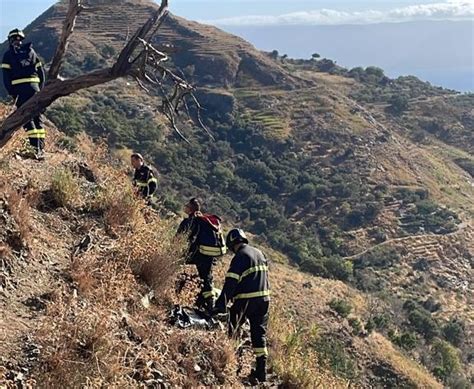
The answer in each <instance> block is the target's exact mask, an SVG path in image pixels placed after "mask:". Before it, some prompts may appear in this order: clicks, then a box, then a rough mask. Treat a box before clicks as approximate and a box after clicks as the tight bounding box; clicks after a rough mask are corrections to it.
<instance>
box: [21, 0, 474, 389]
mask: <svg viewBox="0 0 474 389" xmlns="http://www.w3.org/2000/svg"><path fill="white" fill-rule="evenodd" d="M89 3H90V4H91V6H93V10H92V11H88V12H85V13H84V14H83V15H81V17H80V19H79V21H78V25H77V31H76V32H75V35H74V39H73V41H72V42H71V48H70V53H69V56H68V60H67V63H66V65H65V67H64V71H63V76H72V75H75V74H78V73H79V72H82V71H88V70H92V69H95V68H98V67H101V66H103V65H104V64H105V63H107V62H109V61H111V59H112V58H113V57H114V56H115V55H116V53H117V51H118V50H119V49H120V47H121V46H122V45H123V44H124V42H125V40H126V38H127V35H129V34H130V32H131V31H133V30H134V29H135V28H136V27H137V26H138V25H140V24H141V23H142V22H143V21H144V20H145V19H146V18H147V16H148V15H149V14H150V11H151V9H153V8H154V7H156V4H154V3H152V2H149V1H145V0H144V1H134V0H126V1H119V2H117V1H113V2H112V1H108V0H102V1H99V0H96V1H92V0H91V1H89ZM64 12H65V5H64V3H61V4H58V5H56V6H54V7H52V8H51V9H50V10H48V11H47V12H46V13H45V14H43V15H42V16H40V17H39V18H38V19H37V20H35V21H34V22H33V23H32V24H31V25H30V26H29V27H28V28H27V33H29V35H30V37H31V39H32V40H33V41H34V42H35V46H36V47H37V49H38V50H39V51H40V52H41V54H42V55H43V56H44V57H45V59H46V61H47V60H48V59H49V58H50V57H51V55H52V52H53V49H54V45H55V42H57V39H58V33H59V30H60V23H61V18H62V16H63V15H64ZM112 14H113V15H114V17H113V18H112V17H111V15H112ZM155 43H156V44H157V45H161V46H162V47H163V48H164V49H166V50H169V51H171V52H172V64H173V65H174V66H175V67H176V69H177V71H182V74H183V75H184V76H185V77H186V78H188V79H189V80H191V81H192V82H194V83H195V84H196V85H197V86H198V94H199V97H200V100H201V102H202V104H203V105H204V106H205V108H206V111H205V112H204V114H205V115H204V116H205V121H206V123H207V124H208V126H209V127H210V128H211V130H212V132H213V134H214V135H215V137H216V139H217V140H216V142H212V141H210V140H209V139H208V138H207V137H206V136H204V135H203V134H201V133H200V132H199V131H198V130H196V129H195V128H194V127H193V125H192V123H189V122H188V121H183V122H182V123H180V127H181V128H182V129H183V131H184V132H185V133H186V134H187V136H188V137H189V138H190V139H191V145H187V144H183V143H182V142H180V141H178V140H176V139H175V137H174V136H173V135H172V134H171V133H170V131H169V129H168V128H167V127H166V125H164V123H165V121H164V120H163V118H162V117H161V116H160V115H159V114H158V113H157V109H156V108H155V107H158V106H160V101H159V100H158V99H157V98H156V97H154V96H149V95H144V94H143V91H141V90H140V88H138V87H137V86H135V85H134V84H133V83H132V82H130V81H129V80H121V81H117V82H114V83H111V84H108V85H103V86H101V87H98V88H94V89H93V90H90V91H84V92H81V93H80V94H78V95H75V96H71V97H70V98H66V99H63V100H61V101H59V102H58V103H57V104H55V105H54V106H53V107H51V108H50V109H49V110H48V113H47V115H48V117H49V118H50V119H51V120H52V121H53V122H54V123H55V124H56V125H57V126H58V128H60V129H61V131H62V132H63V133H64V134H65V135H64V137H62V141H61V143H62V144H63V145H69V146H71V147H73V146H74V144H75V143H76V141H75V137H76V136H77V134H80V133H82V132H86V133H87V134H89V135H91V136H92V137H94V138H102V137H104V138H106V139H107V142H108V144H109V146H110V147H111V148H112V149H115V150H125V151H127V150H130V149H134V150H137V151H140V152H142V153H143V154H145V155H146V156H147V158H148V159H149V160H150V161H152V162H153V163H154V164H155V165H156V167H157V169H158V170H159V172H160V184H159V185H160V200H161V203H162V204H163V206H164V208H166V209H167V210H168V211H171V212H172V211H175V212H176V211H178V210H179V209H180V207H181V203H182V201H183V200H184V199H185V198H188V197H189V196H195V195H199V196H201V197H203V198H204V199H205V204H206V207H207V209H209V210H210V211H214V212H216V213H219V214H222V215H224V216H225V217H226V220H227V221H228V224H229V225H240V226H243V227H244V228H245V229H247V230H249V231H250V232H252V233H253V234H254V235H255V236H256V238H257V239H258V240H259V242H261V244H265V245H267V246H269V247H271V248H272V250H275V253H276V256H278V257H282V256H283V257H285V258H286V259H285V261H286V262H288V263H290V264H292V265H294V266H295V267H297V268H299V270H303V271H305V272H309V273H313V274H314V275H317V276H320V277H324V278H326V279H330V280H334V279H338V280H342V281H344V282H345V283H346V285H348V286H342V284H340V283H336V282H335V281H322V280H321V279H317V281H315V282H314V283H313V285H314V284H319V283H322V284H324V285H328V288H332V287H333V285H339V286H341V287H343V288H347V289H345V290H346V291H347V294H346V296H349V295H350V296H360V294H359V293H360V292H357V290H359V291H362V292H363V293H366V294H367V295H364V298H365V299H366V300H367V301H372V299H373V300H374V301H376V302H377V303H374V304H371V305H374V306H375V305H378V308H377V309H376V310H375V311H376V313H375V314H373V311H374V309H373V307H369V308H367V310H368V312H372V313H370V314H369V315H368V316H367V315H366V316H363V315H364V314H363V313H362V312H363V311H356V314H357V315H362V316H361V317H363V318H364V320H366V323H365V324H366V327H368V328H369V329H370V328H377V331H379V333H380V334H379V335H376V336H371V337H369V338H362V339H363V340H361V339H359V338H356V340H353V341H354V342H355V344H357V345H359V343H361V344H362V346H361V347H366V346H367V347H368V345H367V342H369V340H370V342H373V343H371V344H370V347H368V348H364V350H365V351H364V352H355V354H354V352H353V353H351V352H349V351H348V349H347V347H348V346H349V344H351V347H352V343H348V340H347V339H345V338H344V339H339V341H341V342H342V343H343V344H344V345H345V348H344V350H346V351H344V352H342V353H341V354H342V355H343V356H344V358H345V357H346V356H352V357H354V358H353V359H354V360H355V361H358V360H362V361H364V362H362V363H361V365H362V366H357V369H356V370H357V371H359V374H357V379H358V380H359V381H358V382H359V383H361V384H362V385H364V384H365V385H367V384H368V382H369V381H364V379H366V380H372V379H373V380H375V381H373V382H375V384H374V385H378V384H380V381H377V379H376V378H374V377H375V376H377V375H379V376H382V377H383V378H381V379H387V377H392V373H391V372H392V371H393V370H392V367H390V368H388V370H387V369H385V367H384V366H385V365H383V366H382V367H380V366H379V365H377V366H378V367H373V368H372V367H370V366H372V365H371V363H369V362H368V360H367V359H364V358H362V355H365V356H366V357H367V358H369V359H370V358H373V357H375V356H380V355H381V354H380V353H382V352H384V353H385V354H384V355H385V357H386V360H390V361H391V362H390V363H389V362H387V363H388V364H389V365H390V366H393V364H394V363H396V361H400V360H404V359H403V358H406V356H409V357H410V358H412V359H413V360H415V361H418V362H419V363H423V364H424V365H425V366H426V367H427V368H428V369H429V370H430V371H431V372H432V373H433V374H435V375H436V376H437V377H438V378H439V379H440V380H443V381H444V383H445V384H446V385H461V383H463V382H464V381H463V380H464V379H465V378H463V377H468V379H469V377H472V374H473V370H472V369H473V367H472V355H471V354H472V347H473V344H472V330H473V328H472V315H473V306H472V298H471V295H472V285H471V283H470V280H471V278H472V276H471V274H472V266H473V258H474V247H473V244H472V242H473V239H472V237H473V228H474V227H473V215H474V200H473V198H474V197H473V194H474V193H473V192H474V186H473V178H472V177H473V176H472V174H473V166H474V157H473V153H472V151H473V149H472V146H473V139H472V134H473V133H474V132H473V129H474V128H473V120H472V115H473V110H474V96H473V95H460V94H458V93H456V92H455V91H450V90H443V89H441V88H436V87H433V86H431V85H429V84H427V83H423V82H421V81H419V80H417V79H416V78H414V77H401V78H399V79H397V80H390V79H388V78H387V77H386V76H385V75H384V73H383V70H381V69H378V68H374V67H369V68H366V69H362V68H354V69H351V70H347V69H343V68H340V67H339V66H337V65H336V64H335V63H334V62H333V61H331V60H329V59H321V60H312V61H306V60H292V59H287V58H282V57H278V56H275V55H273V54H267V53H261V52H258V51H257V50H255V49H254V48H253V47H252V46H251V45H249V44H248V43H246V42H244V41H242V40H241V39H239V38H237V37H234V36H232V35H229V34H226V33H224V32H222V31H219V30H217V29H215V28H213V27H210V26H203V25H199V24H197V23H193V22H188V21H186V20H183V19H181V18H179V17H176V16H170V17H169V18H168V19H167V21H166V22H165V24H164V26H163V29H162V30H161V32H160V33H158V35H157V38H156V42H155ZM51 150H53V149H51ZM48 163H50V162H48ZM51 163H52V162H51ZM157 223H159V221H157ZM58 247H61V246H58ZM282 269H283V268H282ZM284 272H288V273H285V274H288V275H289V277H290V278H298V277H305V279H308V280H309V279H311V278H310V276H307V275H300V274H297V273H295V271H294V270H290V269H287V268H284V270H281V274H283V273H284ZM278 274H280V272H279V273H278ZM313 280H314V279H313ZM305 282H306V281H305ZM301 290H302V293H305V295H304V296H305V298H307V299H313V298H319V296H316V297H315V295H317V294H318V293H320V292H321V293H322V291H318V293H314V294H313V291H315V289H314V288H313V290H306V289H301ZM336 290H337V288H336ZM306 292H307V294H306ZM332 297H334V296H332V295H331V297H328V299H327V300H324V301H328V300H329V299H331V298H332ZM354 298H355V297H354ZM290 305H291V303H290V301H288V306H290ZM323 305H324V304H323ZM324 306H326V305H324ZM321 307H322V306H321ZM318 309H320V310H319V311H318V312H323V314H322V315H319V316H316V317H317V320H316V317H315V320H316V322H317V323H319V322H320V321H321V320H323V316H324V317H325V316H327V315H326V311H324V309H327V308H324V309H323V308H318ZM305 312H306V311H305ZM372 316H373V317H372ZM369 319H370V320H369ZM298 320H301V318H300V317H299V316H298ZM342 321H343V322H344V324H348V323H346V322H345V321H344V320H342ZM336 322H337V321H331V323H328V325H327V326H326V327H324V328H325V329H324V331H326V329H329V328H330V329H332V330H333V331H334V328H339V327H337V325H336ZM351 323H353V325H355V326H357V324H355V323H356V322H355V321H353V320H352V321H351ZM335 325H336V326H335ZM324 331H323V333H324ZM295 333H297V334H300V333H301V335H302V336H303V338H302V339H304V340H305V341H306V342H309V343H311V344H316V345H318V346H321V345H320V344H319V343H318V342H317V341H314V342H313V340H314V339H313V340H311V339H312V338H311V336H312V335H311V332H305V331H302V332H300V331H299V330H297V329H295ZM453 334H454V335H453ZM304 336H306V338H304ZM448 342H449V343H448ZM337 344H339V343H337ZM382 344H383V345H385V346H386V347H385V346H384V347H382V346H381V345H382ZM339 345H340V344H339ZM287 346H288V345H287ZM297 346H298V343H296V346H295V347H296V349H294V350H293V351H294V352H295V355H299V354H301V353H302V352H303V350H301V349H298V347H301V345H300V346H298V347H297ZM354 347H355V346H354ZM320 348H321V349H325V348H324V347H323V346H321V347H320ZM329 348H331V349H335V350H337V349H340V348H338V346H337V345H336V346H334V347H329ZM311 352H312V351H311ZM364 353H366V354H364ZM443 353H444V354H443ZM441 354H443V355H444V356H443V357H441V356H440V355H441ZM307 357H308V359H310V360H313V359H314V358H312V357H311V355H310V354H308V355H307ZM352 357H351V358H352ZM448 357H449V358H448ZM275 359H276V360H277V358H275ZM316 359H317V358H316ZM336 359H337V358H336ZM447 359H449V360H450V361H454V362H453V363H452V364H451V365H450V366H445V365H443V363H444V362H443V361H445V360H447ZM440 361H441V362H440ZM346 362H347V361H346V360H345V359H344V364H345V363H346ZM351 363H352V362H350V361H349V362H347V364H348V365H349V366H351ZM275 368H276V369H277V366H275ZM374 369H375V370H374ZM397 369H398V370H397ZM397 369H396V371H400V368H397ZM369 370H370V372H369ZM401 370H404V369H403V368H402V369H401ZM377 372H378V373H377ZM339 373H340V372H339ZM339 373H338V374H339ZM331 374H332V373H331ZM351 374H352V373H350V374H346V373H342V374H339V376H341V377H344V378H345V379H352V378H351V377H352V375H351ZM284 376H285V374H284V373H281V374H280V377H284ZM371 377H372V378H371ZM394 377H395V378H394V379H395V380H397V379H398V378H397V377H398V373H397V374H395V376H394ZM303 378H304V377H303ZM303 378H302V379H303ZM229 379H231V378H229ZM413 379H414V378H413V377H412V378H410V380H413ZM226 382H227V381H226ZM229 382H230V381H229ZM370 382H372V381H370ZM394 382H395V381H394ZM397 382H398V381H397ZM313 384H314V382H313ZM398 384H400V382H398ZM307 385H308V386H311V385H310V384H309V383H307ZM391 385H392V386H393V385H395V384H394V383H393V382H392V384H391ZM407 385H408V384H407ZM416 385H417V386H419V387H430V385H428V384H426V385H424V384H421V383H419V382H418V383H417V384H416ZM416 385H415V386H416ZM395 386H396V385H395ZM408 386H409V385H408Z"/></svg>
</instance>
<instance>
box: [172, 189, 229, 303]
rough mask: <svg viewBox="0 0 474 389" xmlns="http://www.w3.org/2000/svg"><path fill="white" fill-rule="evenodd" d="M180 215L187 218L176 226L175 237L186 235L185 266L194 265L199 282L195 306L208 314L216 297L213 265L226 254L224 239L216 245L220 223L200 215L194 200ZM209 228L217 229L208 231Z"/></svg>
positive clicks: (209, 216) (218, 220) (193, 199)
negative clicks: (187, 244)
mask: <svg viewBox="0 0 474 389" xmlns="http://www.w3.org/2000/svg"><path fill="white" fill-rule="evenodd" d="M184 212H185V213H186V214H187V215H188V217H187V218H185V219H184V220H183V221H182V222H181V224H180V225H179V227H178V232H177V234H188V243H189V249H188V255H187V259H186V263H188V264H194V265H196V268H197V271H198V274H199V278H200V279H201V282H202V286H201V291H200V293H199V294H198V297H197V300H196V305H197V306H198V307H200V308H201V307H202V308H204V309H206V310H208V311H209V312H211V311H212V310H213V309H214V303H215V301H216V298H217V294H218V293H219V292H218V291H216V289H214V277H213V266H214V265H215V264H216V263H217V257H219V256H222V255H224V254H225V253H226V251H227V250H226V248H225V243H224V237H223V236H222V245H220V242H219V240H220V239H219V238H218V237H217V236H216V232H217V233H218V232H219V230H220V228H221V227H220V219H219V218H218V217H217V216H215V215H203V214H202V212H201V204H200V202H199V200H198V199H197V198H192V199H191V200H189V202H188V203H187V204H186V205H185V206H184ZM213 225H214V226H217V227H216V228H212V226H213Z"/></svg>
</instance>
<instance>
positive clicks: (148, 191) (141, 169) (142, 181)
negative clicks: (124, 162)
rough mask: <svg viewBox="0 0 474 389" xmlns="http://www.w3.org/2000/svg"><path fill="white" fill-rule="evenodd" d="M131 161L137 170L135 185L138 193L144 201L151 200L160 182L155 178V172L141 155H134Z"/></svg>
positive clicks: (134, 177) (134, 179) (134, 176)
mask: <svg viewBox="0 0 474 389" xmlns="http://www.w3.org/2000/svg"><path fill="white" fill-rule="evenodd" d="M130 160H131V164H132V166H133V168H134V169H135V173H134V175H133V185H134V186H135V188H136V190H137V193H138V194H139V195H140V196H141V197H142V198H144V199H148V200H149V199H151V197H152V196H153V194H154V193H155V192H156V189H157V187H158V180H157V178H156V177H155V174H154V173H153V170H152V169H151V168H150V167H148V166H147V165H145V160H144V159H143V156H142V155H141V154H138V153H134V154H132V156H131V158H130Z"/></svg>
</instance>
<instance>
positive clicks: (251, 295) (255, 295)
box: [234, 290, 270, 300]
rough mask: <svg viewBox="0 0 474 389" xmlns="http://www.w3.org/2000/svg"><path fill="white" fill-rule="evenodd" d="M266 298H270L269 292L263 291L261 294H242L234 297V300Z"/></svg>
mask: <svg viewBox="0 0 474 389" xmlns="http://www.w3.org/2000/svg"><path fill="white" fill-rule="evenodd" d="M266 296H270V291H269V290H261V291H260V292H252V293H240V294H238V295H237V296H235V297H234V300H240V299H253V298H256V297H266Z"/></svg>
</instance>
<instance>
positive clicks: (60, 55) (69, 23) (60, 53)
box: [48, 0, 84, 81]
mask: <svg viewBox="0 0 474 389" xmlns="http://www.w3.org/2000/svg"><path fill="white" fill-rule="evenodd" d="M83 9H84V7H83V6H82V3H81V0H69V9H68V12H67V16H66V20H65V21H64V25H63V31H62V34H61V40H60V41H59V44H58V47H57V48H56V52H55V54H54V57H53V60H52V62H51V67H50V68H49V73H48V80H49V81H52V80H55V79H57V78H58V75H59V70H60V68H61V65H62V62H63V60H64V54H65V53H66V50H67V47H68V45H69V38H70V37H71V34H72V33H73V31H74V27H75V25H76V19H77V16H78V15H79V14H80V12H81V11H82V10H83Z"/></svg>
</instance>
